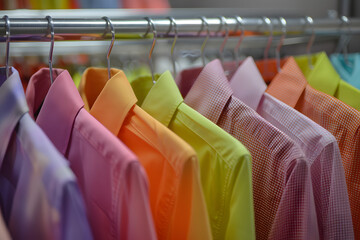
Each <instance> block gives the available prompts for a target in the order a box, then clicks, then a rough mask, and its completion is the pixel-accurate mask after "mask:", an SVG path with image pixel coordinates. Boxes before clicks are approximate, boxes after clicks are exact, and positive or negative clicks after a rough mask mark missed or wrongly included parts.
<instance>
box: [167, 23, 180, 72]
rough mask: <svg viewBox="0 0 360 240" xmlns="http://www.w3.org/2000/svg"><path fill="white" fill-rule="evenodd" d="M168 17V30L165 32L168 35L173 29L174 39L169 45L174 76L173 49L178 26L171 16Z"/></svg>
mask: <svg viewBox="0 0 360 240" xmlns="http://www.w3.org/2000/svg"><path fill="white" fill-rule="evenodd" d="M168 19H169V20H170V28H169V31H168V32H167V33H166V35H168V34H169V33H170V32H171V30H172V29H174V33H175V35H174V41H173V43H172V46H171V62H172V66H173V74H174V77H176V63H175V56H174V50H175V44H176V41H177V38H178V28H177V25H176V22H175V19H174V18H173V17H168Z"/></svg>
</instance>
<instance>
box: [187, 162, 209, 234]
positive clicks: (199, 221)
mask: <svg viewBox="0 0 360 240" xmlns="http://www.w3.org/2000/svg"><path fill="white" fill-rule="evenodd" d="M185 171H186V172H187V173H186V174H185V177H187V178H188V179H192V181H191V186H192V199H191V202H192V204H191V206H192V207H191V215H190V224H189V233H188V238H187V239H194V240H195V239H204V240H206V239H212V235H211V228H210V221H209V216H208V213H207V208H206V203H205V198H204V193H203V191H202V187H201V183H200V171H199V165H198V159H197V158H196V157H192V158H191V159H190V161H188V164H187V166H185ZM182 185H183V186H182V187H185V188H188V186H189V185H187V184H184V183H183V184H182Z"/></svg>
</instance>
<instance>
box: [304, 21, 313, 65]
mask: <svg viewBox="0 0 360 240" xmlns="http://www.w3.org/2000/svg"><path fill="white" fill-rule="evenodd" d="M305 20H306V23H307V25H309V26H310V27H311V37H310V39H309V42H308V44H307V46H306V55H307V58H308V64H309V67H310V69H313V68H314V65H313V64H312V61H311V47H312V45H313V44H314V41H315V31H314V20H313V19H312V17H310V16H306V17H305Z"/></svg>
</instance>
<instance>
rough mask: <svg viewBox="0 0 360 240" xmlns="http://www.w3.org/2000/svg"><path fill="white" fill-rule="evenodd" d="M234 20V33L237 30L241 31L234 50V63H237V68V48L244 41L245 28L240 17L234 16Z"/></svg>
mask: <svg viewBox="0 0 360 240" xmlns="http://www.w3.org/2000/svg"><path fill="white" fill-rule="evenodd" d="M235 19H236V22H237V24H236V30H235V33H236V32H237V31H238V30H239V28H240V29H241V34H240V38H239V41H238V42H237V44H236V46H235V48H234V56H235V61H236V62H238V66H239V65H240V60H239V48H240V45H241V43H242V41H243V40H244V36H245V27H244V20H243V19H242V17H240V16H235Z"/></svg>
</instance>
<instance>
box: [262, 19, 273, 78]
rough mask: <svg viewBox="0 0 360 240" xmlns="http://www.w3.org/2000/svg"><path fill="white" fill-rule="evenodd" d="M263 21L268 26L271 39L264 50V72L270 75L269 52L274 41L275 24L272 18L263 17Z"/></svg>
mask: <svg viewBox="0 0 360 240" xmlns="http://www.w3.org/2000/svg"><path fill="white" fill-rule="evenodd" d="M263 21H264V23H265V24H266V25H267V26H268V29H269V38H268V41H267V44H266V47H265V50H264V72H265V73H268V58H269V50H270V47H271V43H272V40H273V24H272V21H271V19H270V18H268V17H263Z"/></svg>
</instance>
